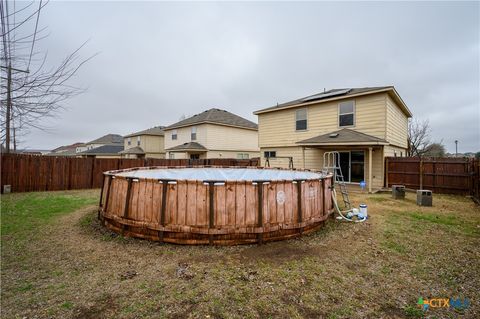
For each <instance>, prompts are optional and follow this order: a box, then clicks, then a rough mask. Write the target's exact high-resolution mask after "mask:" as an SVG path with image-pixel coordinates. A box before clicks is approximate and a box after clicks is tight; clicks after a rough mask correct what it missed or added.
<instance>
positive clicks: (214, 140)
mask: <svg viewBox="0 0 480 319" xmlns="http://www.w3.org/2000/svg"><path fill="white" fill-rule="evenodd" d="M206 127H207V141H206V143H205V145H203V146H205V147H206V148H207V149H209V150H223V151H227V150H230V151H234V152H237V151H238V152H240V151H250V152H257V153H258V131H256V130H249V129H242V128H236V127H230V126H223V125H212V124H207V125H206Z"/></svg>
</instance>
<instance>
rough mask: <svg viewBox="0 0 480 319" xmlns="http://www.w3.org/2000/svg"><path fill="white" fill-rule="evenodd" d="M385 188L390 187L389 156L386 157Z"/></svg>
mask: <svg viewBox="0 0 480 319" xmlns="http://www.w3.org/2000/svg"><path fill="white" fill-rule="evenodd" d="M385 188H388V157H386V158H385Z"/></svg>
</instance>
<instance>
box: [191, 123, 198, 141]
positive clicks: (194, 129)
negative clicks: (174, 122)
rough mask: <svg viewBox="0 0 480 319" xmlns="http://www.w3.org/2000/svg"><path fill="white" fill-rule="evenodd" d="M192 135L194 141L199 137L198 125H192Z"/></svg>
mask: <svg viewBox="0 0 480 319" xmlns="http://www.w3.org/2000/svg"><path fill="white" fill-rule="evenodd" d="M190 137H191V139H192V141H195V140H196V139H197V127H196V126H193V127H192V133H191V134H190Z"/></svg>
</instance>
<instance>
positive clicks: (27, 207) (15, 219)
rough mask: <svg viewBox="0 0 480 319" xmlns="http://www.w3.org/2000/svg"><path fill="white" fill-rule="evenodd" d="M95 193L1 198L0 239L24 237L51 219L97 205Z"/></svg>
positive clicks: (19, 195)
mask: <svg viewBox="0 0 480 319" xmlns="http://www.w3.org/2000/svg"><path fill="white" fill-rule="evenodd" d="M97 201H98V199H97V194H96V192H68V193H67V192H50V193H23V194H8V195H2V197H1V216H2V223H1V231H2V236H9V237H14V238H16V239H22V238H25V236H27V235H28V234H31V233H32V232H33V231H34V230H35V229H37V228H38V227H41V226H43V225H45V224H47V223H49V222H50V221H52V220H54V219H55V217H58V216H60V215H64V214H67V213H70V212H72V211H75V210H77V209H79V208H81V207H84V206H87V205H92V204H95V203H97Z"/></svg>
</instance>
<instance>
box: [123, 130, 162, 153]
mask: <svg viewBox="0 0 480 319" xmlns="http://www.w3.org/2000/svg"><path fill="white" fill-rule="evenodd" d="M164 128H165V126H155V127H152V128H149V129H147V130H144V131H140V132H136V133H132V134H129V135H126V136H124V137H123V146H124V150H123V151H122V152H121V154H122V157H124V158H143V157H149V158H165V142H164V135H165V132H164V131H163V129H164Z"/></svg>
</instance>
